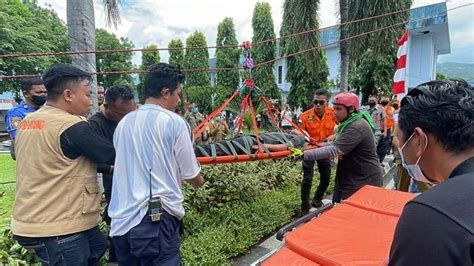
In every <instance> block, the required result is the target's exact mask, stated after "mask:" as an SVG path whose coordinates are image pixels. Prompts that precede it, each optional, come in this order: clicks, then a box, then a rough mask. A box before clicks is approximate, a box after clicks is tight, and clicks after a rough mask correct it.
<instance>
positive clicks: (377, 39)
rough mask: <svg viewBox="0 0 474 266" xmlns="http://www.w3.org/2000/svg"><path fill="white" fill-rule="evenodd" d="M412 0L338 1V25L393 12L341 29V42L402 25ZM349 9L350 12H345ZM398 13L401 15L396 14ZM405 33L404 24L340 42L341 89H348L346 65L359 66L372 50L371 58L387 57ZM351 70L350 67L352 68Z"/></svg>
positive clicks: (347, 68)
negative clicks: (394, 43) (364, 56)
mask: <svg viewBox="0 0 474 266" xmlns="http://www.w3.org/2000/svg"><path fill="white" fill-rule="evenodd" d="M411 4H412V0H400V1H392V0H379V1H359V0H339V14H340V18H341V23H345V22H347V21H354V20H359V19H363V18H368V17H373V16H377V15H383V14H388V13H393V12H397V13H394V14H392V15H387V16H382V17H379V18H376V19H369V20H366V21H363V22H357V23H350V24H348V25H343V26H341V34H340V40H343V39H346V38H347V37H350V36H355V35H359V34H363V33H366V32H369V31H373V30H377V29H380V28H383V27H387V26H391V25H395V24H398V23H402V22H403V21H405V20H407V18H408V15H409V9H410V6H411ZM348 10H351V12H348ZM398 11H400V12H398ZM404 30H405V25H404V24H401V25H399V26H395V27H391V28H388V29H384V30H381V31H378V32H375V33H371V34H369V35H366V36H364V37H361V38H355V39H352V40H351V41H350V42H348V41H342V42H341V43H340V54H341V85H340V86H341V90H343V91H344V90H347V83H348V77H349V63H350V64H354V65H358V63H359V61H360V60H361V59H362V57H363V54H364V53H365V52H366V51H367V49H369V48H370V49H371V51H372V52H373V54H374V56H382V55H387V54H388V53H391V52H392V50H393V49H392V45H391V44H393V42H395V41H396V40H397V39H398V38H399V37H400V36H401V34H402V32H403V31H404ZM351 69H352V68H351Z"/></svg>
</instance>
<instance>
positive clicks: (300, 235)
mask: <svg viewBox="0 0 474 266" xmlns="http://www.w3.org/2000/svg"><path fill="white" fill-rule="evenodd" d="M398 218H399V217H397V216H391V215H386V214H381V213H378V212H374V211H369V210H366V209H363V208H358V207H354V206H351V205H348V204H344V203H343V204H339V205H337V206H335V207H334V208H332V209H331V210H328V211H327V212H325V213H323V214H322V215H321V216H319V217H318V218H317V219H314V220H312V221H311V222H308V223H306V224H304V225H302V226H301V227H299V228H298V229H296V230H294V231H292V232H290V233H288V235H287V236H286V238H285V246H286V247H287V248H288V249H291V250H292V251H294V252H296V253H298V254H299V255H301V256H303V257H305V258H307V259H309V260H311V261H314V262H316V263H319V264H321V265H386V264H387V261H388V256H389V252H390V246H391V243H392V240H393V234H394V231H395V226H396V224H397V222H398Z"/></svg>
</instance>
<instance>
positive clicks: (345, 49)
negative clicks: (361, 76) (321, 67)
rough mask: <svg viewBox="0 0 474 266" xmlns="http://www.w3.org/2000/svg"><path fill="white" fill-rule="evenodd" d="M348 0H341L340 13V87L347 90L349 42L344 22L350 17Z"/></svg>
mask: <svg viewBox="0 0 474 266" xmlns="http://www.w3.org/2000/svg"><path fill="white" fill-rule="evenodd" d="M347 1H348V0H339V15H340V17H341V24H342V26H341V34H340V35H339V38H340V40H341V42H340V43H339V53H340V54H341V81H340V87H339V89H340V90H341V91H347V84H348V81H349V42H348V41H343V40H345V39H346V38H347V37H348V35H347V25H344V23H346V22H347V19H348V10H349V6H348V2H347Z"/></svg>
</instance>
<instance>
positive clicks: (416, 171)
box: [398, 132, 433, 184]
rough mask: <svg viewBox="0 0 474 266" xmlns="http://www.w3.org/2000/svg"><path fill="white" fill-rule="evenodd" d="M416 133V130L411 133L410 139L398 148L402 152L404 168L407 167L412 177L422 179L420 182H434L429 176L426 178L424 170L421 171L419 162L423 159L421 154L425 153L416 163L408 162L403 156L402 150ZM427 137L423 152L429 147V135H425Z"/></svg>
mask: <svg viewBox="0 0 474 266" xmlns="http://www.w3.org/2000/svg"><path fill="white" fill-rule="evenodd" d="M414 135H415V132H413V134H411V136H410V137H409V138H408V140H407V141H406V142H405V143H404V144H403V146H402V147H401V148H398V150H399V152H400V157H401V159H402V165H403V168H405V169H406V170H407V172H408V174H409V175H410V176H411V178H413V179H415V180H416V181H420V182H423V183H428V184H433V182H432V181H430V180H429V179H428V178H426V176H425V175H424V174H423V171H421V168H420V166H419V165H418V163H419V162H420V160H421V156H423V154H422V155H421V156H420V157H419V158H418V160H416V163H415V164H407V162H406V161H405V158H404V156H403V152H402V151H403V148H405V146H406V145H407V143H408V142H410V140H411V138H413V136H414ZM425 138H426V145H425V148H424V150H423V152H424V151H425V150H426V148H427V147H428V137H427V136H426V135H425Z"/></svg>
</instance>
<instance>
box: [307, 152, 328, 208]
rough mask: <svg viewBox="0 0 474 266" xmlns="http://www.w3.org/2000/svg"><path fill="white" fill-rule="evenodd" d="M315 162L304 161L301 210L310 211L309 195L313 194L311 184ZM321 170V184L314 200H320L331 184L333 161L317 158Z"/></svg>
mask: <svg viewBox="0 0 474 266" xmlns="http://www.w3.org/2000/svg"><path fill="white" fill-rule="evenodd" d="M314 162H315V161H303V182H302V183H301V210H302V211H303V212H305V211H309V209H310V208H311V205H310V202H309V195H310V194H311V184H312V183H313V175H314ZM316 162H317V164H318V170H319V185H318V188H317V189H316V192H315V194H314V198H313V200H314V201H320V200H322V199H323V197H324V193H326V190H327V189H328V186H329V181H330V179H331V161H330V160H329V159H323V160H317V161H316Z"/></svg>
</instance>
